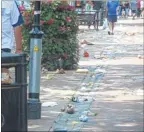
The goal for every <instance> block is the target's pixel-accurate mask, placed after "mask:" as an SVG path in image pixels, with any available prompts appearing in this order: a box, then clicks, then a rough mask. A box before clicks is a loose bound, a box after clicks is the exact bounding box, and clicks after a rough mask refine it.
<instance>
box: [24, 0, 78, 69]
mask: <svg viewBox="0 0 144 132" xmlns="http://www.w3.org/2000/svg"><path fill="white" fill-rule="evenodd" d="M76 18H77V14H76V12H75V10H74V7H72V6H70V5H68V4H66V3H62V2H58V1H55V2H51V1H48V2H44V3H42V4H41V21H40V23H41V30H42V31H43V32H44V36H43V40H42V42H43V43H42V48H43V49H42V51H43V55H42V66H43V67H45V68H46V69H48V70H55V69H57V68H58V65H59V64H58V63H57V62H58V60H59V59H60V58H61V59H62V60H63V61H62V62H63V68H64V69H74V68H75V67H76V65H77V62H78V41H77V31H78V26H77V24H76ZM24 20H25V24H24V25H23V49H24V50H25V51H28V49H29V45H28V44H29V32H30V30H31V29H32V23H33V11H32V10H31V11H26V12H25V13H24Z"/></svg>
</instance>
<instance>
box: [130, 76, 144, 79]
mask: <svg viewBox="0 0 144 132" xmlns="http://www.w3.org/2000/svg"><path fill="white" fill-rule="evenodd" d="M132 79H133V80H144V76H139V77H133V78H132Z"/></svg>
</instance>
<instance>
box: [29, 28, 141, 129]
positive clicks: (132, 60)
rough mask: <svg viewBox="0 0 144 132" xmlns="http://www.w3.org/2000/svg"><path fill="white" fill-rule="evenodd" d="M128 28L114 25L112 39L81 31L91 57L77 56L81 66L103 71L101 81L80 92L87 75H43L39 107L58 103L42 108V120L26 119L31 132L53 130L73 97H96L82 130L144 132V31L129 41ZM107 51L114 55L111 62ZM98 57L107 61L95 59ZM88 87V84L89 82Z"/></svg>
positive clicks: (137, 33)
mask: <svg viewBox="0 0 144 132" xmlns="http://www.w3.org/2000/svg"><path fill="white" fill-rule="evenodd" d="M130 30H131V26H127V27H126V26H123V27H121V26H118V27H116V32H115V35H114V36H108V35H107V31H105V30H103V31H99V32H97V31H95V30H84V31H83V32H81V33H79V34H78V39H79V40H82V39H85V40H87V41H88V42H91V43H93V45H87V46H85V47H83V48H84V49H86V50H87V51H88V52H89V55H90V56H89V57H88V58H84V57H82V54H83V48H81V52H80V55H81V57H80V61H79V67H85V68H88V69H89V70H90V68H93V67H96V66H105V69H103V71H105V72H104V77H103V78H101V79H100V80H99V82H96V81H95V82H93V83H94V84H95V85H94V86H95V87H93V88H92V89H90V88H89V89H84V88H82V87H81V84H82V80H83V79H84V77H85V76H86V75H87V74H86V73H76V72H75V71H66V73H65V74H54V75H53V77H52V78H51V79H50V78H49V75H52V73H51V72H48V73H44V74H43V75H42V77H41V102H42V103H44V102H56V103H57V105H56V106H51V107H46V106H43V107H42V118H41V119H40V120H29V127H28V128H29V131H48V130H51V131H52V129H51V126H52V124H53V122H54V121H55V120H56V119H57V116H58V115H59V114H60V113H61V108H63V107H64V106H65V105H67V104H68V103H69V102H70V99H71V97H72V95H73V94H75V93H79V94H80V95H85V96H86V95H89V96H91V97H94V99H95V100H94V101H93V103H92V105H91V109H90V111H91V113H96V114H97V115H96V116H94V115H93V114H92V115H89V116H88V117H89V120H88V122H86V123H84V126H83V128H82V129H81V131H88V132H94V131H144V129H143V85H142V84H143V73H142V71H143V60H142V59H139V58H138V57H137V56H138V55H142V54H143V30H142V29H141V27H134V29H133V32H134V33H135V34H134V35H133V36H131V35H127V34H125V33H126V32H127V31H130ZM107 49H109V51H114V50H115V51H116V53H114V57H113V58H110V55H112V52H111V53H108V52H107ZM101 53H105V54H103V55H104V56H105V57H106V59H96V57H100V54H101ZM87 83H89V82H87Z"/></svg>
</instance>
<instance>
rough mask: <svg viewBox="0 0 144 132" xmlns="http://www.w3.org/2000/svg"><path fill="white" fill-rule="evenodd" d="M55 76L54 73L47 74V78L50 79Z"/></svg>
mask: <svg viewBox="0 0 144 132" xmlns="http://www.w3.org/2000/svg"><path fill="white" fill-rule="evenodd" d="M53 77H54V74H47V76H46V78H47V79H48V80H50V79H52V78H53Z"/></svg>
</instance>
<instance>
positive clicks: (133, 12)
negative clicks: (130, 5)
mask: <svg viewBox="0 0 144 132" xmlns="http://www.w3.org/2000/svg"><path fill="white" fill-rule="evenodd" d="M132 17H133V20H134V19H135V17H136V10H132Z"/></svg>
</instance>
